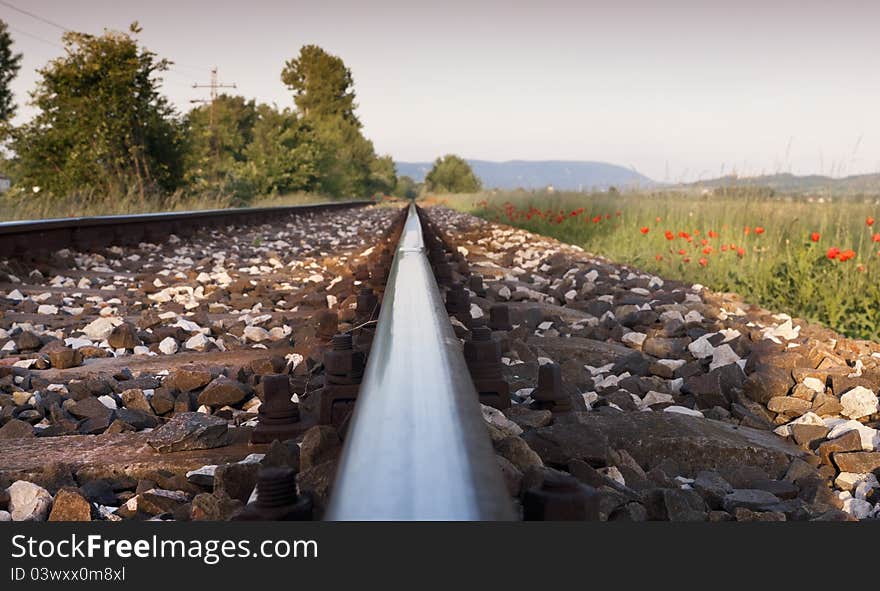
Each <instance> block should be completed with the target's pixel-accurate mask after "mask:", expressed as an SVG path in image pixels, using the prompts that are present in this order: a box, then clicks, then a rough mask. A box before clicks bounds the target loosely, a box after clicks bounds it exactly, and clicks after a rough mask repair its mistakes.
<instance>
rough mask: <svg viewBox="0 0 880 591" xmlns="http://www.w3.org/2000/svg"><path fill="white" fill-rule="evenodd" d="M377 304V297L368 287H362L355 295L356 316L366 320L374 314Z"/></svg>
mask: <svg viewBox="0 0 880 591" xmlns="http://www.w3.org/2000/svg"><path fill="white" fill-rule="evenodd" d="M378 306H379V298H377V297H376V294H375V293H373V290H372V289H370V288H369V287H362V288H361V290H360V293H358V296H357V308H356V311H357V316H358V318H360V319H361V320H368V319H370V318H372V317H373V316H374V315H375V312H376V309H377V308H378Z"/></svg>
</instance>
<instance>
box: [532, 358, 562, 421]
mask: <svg viewBox="0 0 880 591" xmlns="http://www.w3.org/2000/svg"><path fill="white" fill-rule="evenodd" d="M531 396H532V400H534V401H535V402H534V407H535V408H537V409H540V410H552V411H553V412H565V411H569V410H571V400H570V399H569V397H568V396H567V395H566V394H565V392H564V391H563V389H562V368H560V367H559V365H558V364H556V363H545V364H544V365H542V366H541V367H539V368H538V387H537V388H535V389H534V390H532V394H531Z"/></svg>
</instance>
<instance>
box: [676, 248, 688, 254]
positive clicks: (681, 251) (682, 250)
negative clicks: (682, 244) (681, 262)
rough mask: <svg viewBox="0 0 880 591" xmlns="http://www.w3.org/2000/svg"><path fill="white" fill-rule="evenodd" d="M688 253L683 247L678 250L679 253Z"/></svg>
mask: <svg viewBox="0 0 880 591" xmlns="http://www.w3.org/2000/svg"><path fill="white" fill-rule="evenodd" d="M686 253H687V251H686V250H685V249H683V248H681V249H679V250H678V254H686Z"/></svg>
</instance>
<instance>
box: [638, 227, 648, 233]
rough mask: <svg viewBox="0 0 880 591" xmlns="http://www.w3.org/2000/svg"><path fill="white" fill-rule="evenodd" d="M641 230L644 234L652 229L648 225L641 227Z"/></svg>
mask: <svg viewBox="0 0 880 591" xmlns="http://www.w3.org/2000/svg"><path fill="white" fill-rule="evenodd" d="M639 232H641V233H642V234H647V233H648V232H650V229H649V228H648V226H643V227H642V228H640V229H639Z"/></svg>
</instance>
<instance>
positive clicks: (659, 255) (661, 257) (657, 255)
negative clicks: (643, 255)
mask: <svg viewBox="0 0 880 591" xmlns="http://www.w3.org/2000/svg"><path fill="white" fill-rule="evenodd" d="M654 258H655V259H657V260H658V261H662V260H663V255H662V254H655V255H654Z"/></svg>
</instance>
